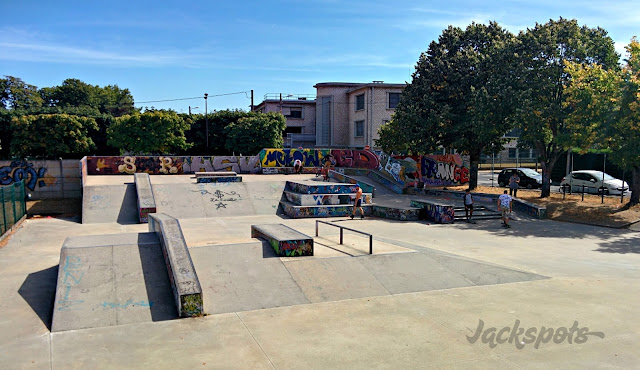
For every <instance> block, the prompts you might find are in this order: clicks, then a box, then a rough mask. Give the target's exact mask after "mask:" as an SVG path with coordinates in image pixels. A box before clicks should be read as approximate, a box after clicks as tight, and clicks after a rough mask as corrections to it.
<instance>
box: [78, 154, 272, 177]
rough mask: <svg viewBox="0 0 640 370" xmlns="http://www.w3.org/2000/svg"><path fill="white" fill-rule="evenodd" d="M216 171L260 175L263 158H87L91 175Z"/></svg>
mask: <svg viewBox="0 0 640 370" xmlns="http://www.w3.org/2000/svg"><path fill="white" fill-rule="evenodd" d="M213 171H234V172H236V173H258V172H260V158H259V156H251V157H247V156H242V157H240V156H208V157H206V156H191V157H187V156H157V157H156V156H153V157H149V156H124V157H87V172H88V174H89V175H122V174H125V175H127V174H128V175H130V174H134V173H137V172H146V173H148V174H152V175H174V174H175V175H182V174H192V173H196V172H213Z"/></svg>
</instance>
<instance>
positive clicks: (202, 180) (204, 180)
mask: <svg viewBox="0 0 640 370" xmlns="http://www.w3.org/2000/svg"><path fill="white" fill-rule="evenodd" d="M213 182H242V176H211V177H196V183H198V184H202V183H213Z"/></svg>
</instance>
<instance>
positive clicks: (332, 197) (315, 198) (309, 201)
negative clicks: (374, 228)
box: [284, 190, 372, 206]
mask: <svg viewBox="0 0 640 370" xmlns="http://www.w3.org/2000/svg"><path fill="white" fill-rule="evenodd" d="M284 195H285V196H286V197H287V200H288V201H289V202H291V203H294V204H297V205H300V206H321V205H340V204H346V205H349V204H354V203H355V200H356V195H355V194H300V193H294V192H291V191H287V190H285V191H284ZM371 201H372V195H371V193H362V203H363V204H371Z"/></svg>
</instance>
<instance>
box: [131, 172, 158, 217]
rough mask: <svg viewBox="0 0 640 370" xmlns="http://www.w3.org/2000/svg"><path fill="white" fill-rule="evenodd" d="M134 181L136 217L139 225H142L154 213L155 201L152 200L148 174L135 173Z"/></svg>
mask: <svg viewBox="0 0 640 370" xmlns="http://www.w3.org/2000/svg"><path fill="white" fill-rule="evenodd" d="M134 181H135V184H136V193H137V194H138V217H139V219H140V223H141V224H144V223H147V222H149V221H148V216H149V214H150V213H156V201H155V199H154V198H153V190H152V188H151V180H150V179H149V174H148V173H136V174H135V175H134Z"/></svg>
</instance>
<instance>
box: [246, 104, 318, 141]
mask: <svg viewBox="0 0 640 370" xmlns="http://www.w3.org/2000/svg"><path fill="white" fill-rule="evenodd" d="M314 98H315V96H313V95H294V94H266V95H265V96H264V100H263V101H262V102H261V103H260V104H258V105H256V106H255V107H254V108H253V110H254V111H256V112H262V113H268V112H278V113H282V115H284V117H285V118H286V120H287V128H286V129H285V131H284V133H283V138H284V145H285V147H291V148H297V147H299V146H303V147H312V146H315V141H316V101H315V99H314Z"/></svg>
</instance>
